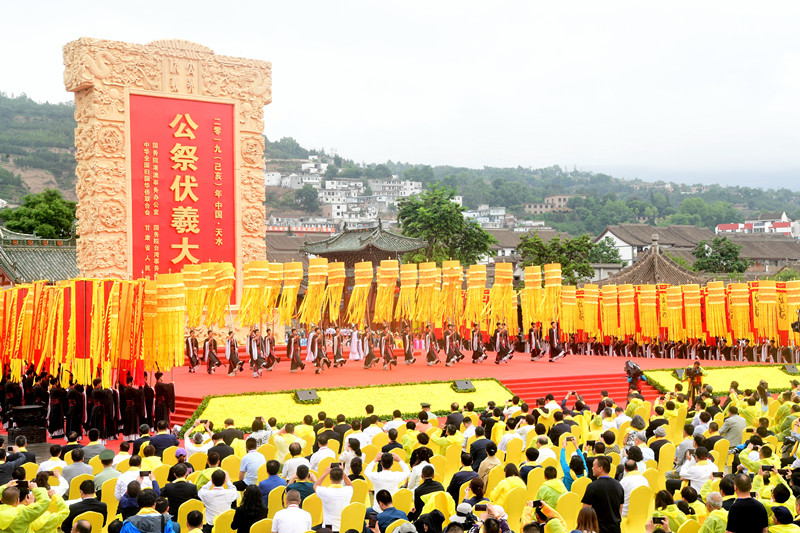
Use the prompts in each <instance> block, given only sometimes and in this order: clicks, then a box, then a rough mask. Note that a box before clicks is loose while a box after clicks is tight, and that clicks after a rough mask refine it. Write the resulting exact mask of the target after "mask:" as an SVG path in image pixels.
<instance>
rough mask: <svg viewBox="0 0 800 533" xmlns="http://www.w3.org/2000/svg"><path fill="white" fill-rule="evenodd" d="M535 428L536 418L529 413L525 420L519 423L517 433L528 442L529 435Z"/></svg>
mask: <svg viewBox="0 0 800 533" xmlns="http://www.w3.org/2000/svg"><path fill="white" fill-rule="evenodd" d="M535 427H536V418H535V417H534V416H533V415H532V414H530V413H528V414H527V415H525V420H520V421H519V425H517V429H516V430H515V431H516V432H517V434H518V435H519V436H520V437H522V440H523V441H525V442H528V433H530V432H531V430H532V429H534V428H535Z"/></svg>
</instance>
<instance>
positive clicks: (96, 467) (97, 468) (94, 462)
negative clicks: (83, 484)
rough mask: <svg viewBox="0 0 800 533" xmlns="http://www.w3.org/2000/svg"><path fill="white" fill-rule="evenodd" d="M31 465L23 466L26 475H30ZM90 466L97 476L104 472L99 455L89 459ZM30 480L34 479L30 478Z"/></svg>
mask: <svg viewBox="0 0 800 533" xmlns="http://www.w3.org/2000/svg"><path fill="white" fill-rule="evenodd" d="M29 464H31V463H25V464H24V465H22V467H23V468H24V469H25V473H26V474H27V473H28V465H29ZM34 466H36V465H34ZM89 466H91V467H92V471H93V473H94V475H95V476H96V475H97V474H99V473H100V472H102V471H103V464H102V463H101V462H100V456H99V455H95V456H94V457H92V458H91V459H89ZM35 475H36V472H34V476H35ZM28 479H32V478H28Z"/></svg>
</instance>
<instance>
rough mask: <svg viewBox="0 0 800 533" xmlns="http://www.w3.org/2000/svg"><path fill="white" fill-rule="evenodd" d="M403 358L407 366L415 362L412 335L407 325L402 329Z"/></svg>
mask: <svg viewBox="0 0 800 533" xmlns="http://www.w3.org/2000/svg"><path fill="white" fill-rule="evenodd" d="M403 358H404V359H405V362H406V364H407V365H412V364H414V362H415V361H416V360H417V358H416V357H414V334H413V333H411V326H409V325H408V324H406V325H405V328H403Z"/></svg>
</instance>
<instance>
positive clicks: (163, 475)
mask: <svg viewBox="0 0 800 533" xmlns="http://www.w3.org/2000/svg"><path fill="white" fill-rule="evenodd" d="M169 469H170V465H161V466H159V467H156V469H155V470H153V476H154V477H155V478H156V481H158V486H159V487H163V486H164V485H166V484H167V477H168V476H169ZM238 478H239V476H236V478H234V479H238Z"/></svg>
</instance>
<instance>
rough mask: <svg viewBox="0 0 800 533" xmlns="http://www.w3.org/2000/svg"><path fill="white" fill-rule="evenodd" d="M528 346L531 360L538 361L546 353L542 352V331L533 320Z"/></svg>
mask: <svg viewBox="0 0 800 533" xmlns="http://www.w3.org/2000/svg"><path fill="white" fill-rule="evenodd" d="M528 346H529V348H528V352H529V353H530V354H531V361H538V360H539V359H541V358H542V356H543V355H544V353H543V352H542V340H541V331H540V330H539V328H538V327H536V324H534V323H533V322H531V327H530V329H529V330H528Z"/></svg>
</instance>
